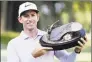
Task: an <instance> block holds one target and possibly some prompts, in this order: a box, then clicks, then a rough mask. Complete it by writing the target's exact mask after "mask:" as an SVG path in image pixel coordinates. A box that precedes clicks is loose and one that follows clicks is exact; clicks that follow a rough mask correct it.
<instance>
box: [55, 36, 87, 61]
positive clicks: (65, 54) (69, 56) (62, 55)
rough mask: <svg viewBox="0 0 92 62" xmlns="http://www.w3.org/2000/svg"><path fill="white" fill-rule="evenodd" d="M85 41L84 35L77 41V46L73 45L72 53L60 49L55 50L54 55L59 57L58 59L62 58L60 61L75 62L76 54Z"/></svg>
mask: <svg viewBox="0 0 92 62" xmlns="http://www.w3.org/2000/svg"><path fill="white" fill-rule="evenodd" d="M86 42H87V38H86V37H84V39H83V38H81V39H80V41H78V44H79V46H76V47H75V49H74V52H73V53H71V54H69V53H68V52H67V51H65V50H61V51H56V52H55V56H56V57H57V58H58V59H60V61H61V60H62V62H75V59H76V54H79V53H80V52H81V50H82V49H83V47H84V45H85V43H86Z"/></svg>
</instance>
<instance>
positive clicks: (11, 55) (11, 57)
mask: <svg viewBox="0 0 92 62" xmlns="http://www.w3.org/2000/svg"><path fill="white" fill-rule="evenodd" d="M7 62H19V57H18V55H17V53H16V50H15V48H14V47H13V45H12V44H11V43H9V44H8V46H7Z"/></svg>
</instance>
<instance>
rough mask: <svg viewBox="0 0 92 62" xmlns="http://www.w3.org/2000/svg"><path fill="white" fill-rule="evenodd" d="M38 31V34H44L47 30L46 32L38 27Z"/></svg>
mask: <svg viewBox="0 0 92 62" xmlns="http://www.w3.org/2000/svg"><path fill="white" fill-rule="evenodd" d="M38 33H39V34H41V35H44V34H46V33H47V32H46V31H42V30H40V29H38Z"/></svg>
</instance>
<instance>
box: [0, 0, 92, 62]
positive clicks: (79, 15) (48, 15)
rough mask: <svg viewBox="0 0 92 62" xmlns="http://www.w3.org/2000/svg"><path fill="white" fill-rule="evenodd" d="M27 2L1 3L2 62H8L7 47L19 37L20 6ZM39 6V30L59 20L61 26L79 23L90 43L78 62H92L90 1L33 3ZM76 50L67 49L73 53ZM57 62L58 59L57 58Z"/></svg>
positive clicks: (56, 61)
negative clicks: (13, 39) (18, 18)
mask: <svg viewBox="0 0 92 62" xmlns="http://www.w3.org/2000/svg"><path fill="white" fill-rule="evenodd" d="M23 2H25V1H0V14H1V16H0V19H1V49H2V50H1V56H2V57H1V62H4V61H5V62H6V58H3V56H6V55H7V52H6V47H7V44H8V42H9V41H10V40H11V39H12V38H14V37H16V36H18V35H19V33H20V31H21V30H22V25H21V24H19V23H18V20H17V16H18V6H19V5H20V4H21V3H23ZM32 2H33V3H35V4H37V6H38V9H39V11H40V12H39V14H40V21H39V22H38V28H39V29H41V30H45V31H46V29H47V27H48V26H49V25H51V24H52V23H54V22H55V21H57V20H60V24H61V25H63V24H66V23H69V22H74V21H76V22H79V23H81V24H82V25H83V27H84V29H85V30H86V33H87V38H88V42H87V44H86V45H85V47H84V48H83V50H82V52H81V54H79V55H78V57H77V59H76V62H91V11H92V10H91V8H92V2H90V1H77V0H76V1H75V0H74V1H32ZM73 49H74V48H71V49H67V51H68V52H70V53H71V52H72V51H73ZM55 62H58V59H57V58H55Z"/></svg>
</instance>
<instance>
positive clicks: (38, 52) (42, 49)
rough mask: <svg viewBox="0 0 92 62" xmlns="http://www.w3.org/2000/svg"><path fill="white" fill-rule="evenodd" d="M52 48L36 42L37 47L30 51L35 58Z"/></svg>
mask: <svg viewBox="0 0 92 62" xmlns="http://www.w3.org/2000/svg"><path fill="white" fill-rule="evenodd" d="M52 49H53V48H50V47H42V46H41V45H40V44H39V43H38V44H37V47H36V48H35V50H34V51H33V52H32V55H33V57H35V58H37V57H40V56H42V55H44V54H46V53H47V52H48V51H50V50H52Z"/></svg>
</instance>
